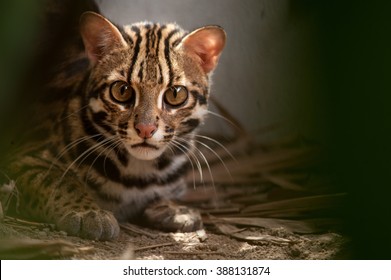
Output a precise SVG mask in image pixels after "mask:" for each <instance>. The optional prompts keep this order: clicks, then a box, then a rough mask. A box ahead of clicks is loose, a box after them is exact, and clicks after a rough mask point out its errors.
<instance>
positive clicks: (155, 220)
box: [7, 12, 225, 239]
mask: <svg viewBox="0 0 391 280" xmlns="http://www.w3.org/2000/svg"><path fill="white" fill-rule="evenodd" d="M80 30H81V37H82V40H83V42H84V46H85V49H86V52H83V53H79V54H78V53H75V52H72V55H70V57H68V58H67V59H66V60H65V62H64V63H63V64H62V65H60V67H59V68H58V69H59V70H58V71H57V74H56V75H55V76H54V77H53V79H52V81H51V82H50V84H49V85H48V86H47V87H46V89H45V90H47V91H48V93H49V94H52V98H53V100H51V102H50V105H48V104H49V103H47V102H41V103H40V106H38V107H37V111H36V115H37V116H38V118H37V119H38V123H39V125H38V124H37V126H36V127H32V128H31V131H32V132H33V133H32V134H34V135H35V136H34V137H32V138H29V139H34V141H33V142H32V143H24V145H23V146H22V147H21V149H20V151H19V152H18V153H16V157H15V159H14V160H13V162H12V163H11V164H10V166H9V170H8V171H7V172H9V174H10V175H12V176H13V178H15V180H16V182H17V187H18V189H19V198H18V202H19V209H18V210H19V212H20V213H22V214H24V215H28V216H30V217H33V218H38V219H41V220H43V221H46V222H51V223H55V224H56V225H57V226H58V228H60V229H62V230H65V231H67V232H68V233H70V234H74V235H80V236H83V237H87V238H93V239H112V238H115V237H116V236H117V235H118V232H119V227H118V223H117V220H119V221H127V220H141V221H142V222H146V223H147V224H149V225H152V226H155V227H158V228H161V229H164V230H174V231H175V230H184V231H190V230H195V229H198V228H200V227H201V226H202V223H201V220H200V216H199V214H198V213H197V212H195V211H193V210H190V209H187V208H184V207H179V206H175V205H173V204H171V203H170V202H169V200H171V199H173V198H176V197H178V196H179V195H181V194H182V193H183V192H184V190H185V187H186V185H185V181H184V178H183V177H184V175H185V173H186V170H187V168H188V167H189V162H190V161H191V158H192V156H193V154H192V153H193V152H192V148H193V147H194V142H193V137H194V136H193V133H194V130H195V129H196V128H197V127H198V125H199V124H200V123H202V121H203V119H204V116H205V114H206V112H207V109H206V108H207V100H208V94H209V76H210V73H211V71H212V70H213V69H214V68H215V66H216V64H217V61H218V57H219V55H220V53H221V51H222V49H223V47H224V43H225V34H224V31H222V29H221V28H219V27H216V26H209V27H204V28H200V29H197V30H196V31H194V32H192V33H189V34H188V33H186V32H185V31H183V30H182V29H180V28H179V27H178V26H177V25H174V24H167V25H160V24H153V23H138V24H135V25H132V26H125V27H123V28H119V27H116V26H115V25H113V24H112V23H110V22H109V21H108V20H107V19H105V18H103V17H102V16H100V15H98V14H94V13H91V12H90V13H85V14H84V15H83V16H82V19H81V28H80Z"/></svg>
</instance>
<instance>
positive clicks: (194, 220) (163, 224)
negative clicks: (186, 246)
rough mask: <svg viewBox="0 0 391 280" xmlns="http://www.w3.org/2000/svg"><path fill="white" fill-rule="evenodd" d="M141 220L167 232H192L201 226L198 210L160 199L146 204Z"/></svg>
mask: <svg viewBox="0 0 391 280" xmlns="http://www.w3.org/2000/svg"><path fill="white" fill-rule="evenodd" d="M143 221H144V222H145V223H146V224H147V225H148V226H150V227H153V228H157V229H159V230H163V231H169V232H177V231H180V232H192V231H197V230H199V229H202V228H203V224H202V218H201V215H200V213H199V211H198V210H195V209H192V208H189V207H187V206H183V205H178V204H176V203H174V202H172V201H169V200H160V201H158V202H155V203H153V204H150V205H148V206H147V208H146V209H145V210H144V213H143Z"/></svg>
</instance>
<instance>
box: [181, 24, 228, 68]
mask: <svg viewBox="0 0 391 280" xmlns="http://www.w3.org/2000/svg"><path fill="white" fill-rule="evenodd" d="M225 40H226V35H225V31H224V30H223V29H222V28H221V27H219V26H205V27H201V28H199V29H197V30H194V31H193V32H191V33H189V34H188V35H186V36H185V37H184V38H183V39H182V42H181V43H180V45H179V46H180V47H183V48H184V49H185V51H186V52H189V53H190V54H192V55H195V56H196V57H198V59H199V60H200V63H201V67H202V69H203V70H204V71H205V73H206V74H208V73H210V72H212V71H213V70H214V69H215V67H216V66H217V62H218V60H219V57H220V54H221V52H222V51H223V48H224V46H225Z"/></svg>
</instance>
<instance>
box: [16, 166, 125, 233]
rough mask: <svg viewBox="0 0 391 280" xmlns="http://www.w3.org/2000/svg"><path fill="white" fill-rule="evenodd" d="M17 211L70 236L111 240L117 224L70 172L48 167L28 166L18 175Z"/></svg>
mask: <svg viewBox="0 0 391 280" xmlns="http://www.w3.org/2000/svg"><path fill="white" fill-rule="evenodd" d="M18 182H19V185H20V190H19V191H20V196H21V197H20V198H21V203H20V207H19V208H20V212H21V213H22V214H24V215H28V216H29V217H32V218H35V219H39V220H43V221H45V222H48V223H53V224H55V225H56V227H57V229H59V230H63V231H65V232H67V233H68V234H70V235H75V236H80V237H83V238H88V239H96V240H111V239H115V238H116V237H118V235H119V225H118V222H117V220H116V218H115V217H114V215H113V214H112V213H111V212H110V211H106V210H103V209H101V208H100V207H99V206H98V205H97V204H96V203H95V201H94V200H93V198H92V197H91V195H90V194H89V193H88V192H87V189H86V186H84V184H83V183H82V182H81V181H80V180H79V179H78V177H76V175H75V174H74V173H72V172H71V171H68V172H67V173H66V174H64V171H63V170H60V169H56V168H50V171H49V172H46V171H43V170H39V167H35V168H32V169H30V170H28V171H27V172H24V173H22V174H20V175H19V176H18Z"/></svg>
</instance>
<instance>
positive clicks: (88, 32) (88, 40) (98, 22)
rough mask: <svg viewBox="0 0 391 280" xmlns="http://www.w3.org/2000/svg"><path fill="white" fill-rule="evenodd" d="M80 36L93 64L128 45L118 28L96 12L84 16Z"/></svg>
mask: <svg viewBox="0 0 391 280" xmlns="http://www.w3.org/2000/svg"><path fill="white" fill-rule="evenodd" d="M80 34H81V37H82V39H83V43H84V47H85V49H86V52H87V56H88V58H89V59H90V61H91V62H92V63H93V64H95V63H96V62H97V61H99V60H100V59H101V58H102V57H103V56H104V55H105V54H107V53H108V52H110V51H111V50H112V49H114V48H119V47H123V46H126V45H127V44H126V42H125V40H124V38H123V37H122V35H121V32H119V30H118V28H117V27H116V26H115V25H114V24H112V23H111V22H110V21H109V20H108V19H106V18H105V17H103V16H101V15H99V14H97V13H94V12H85V13H84V14H82V16H81V18H80Z"/></svg>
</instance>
